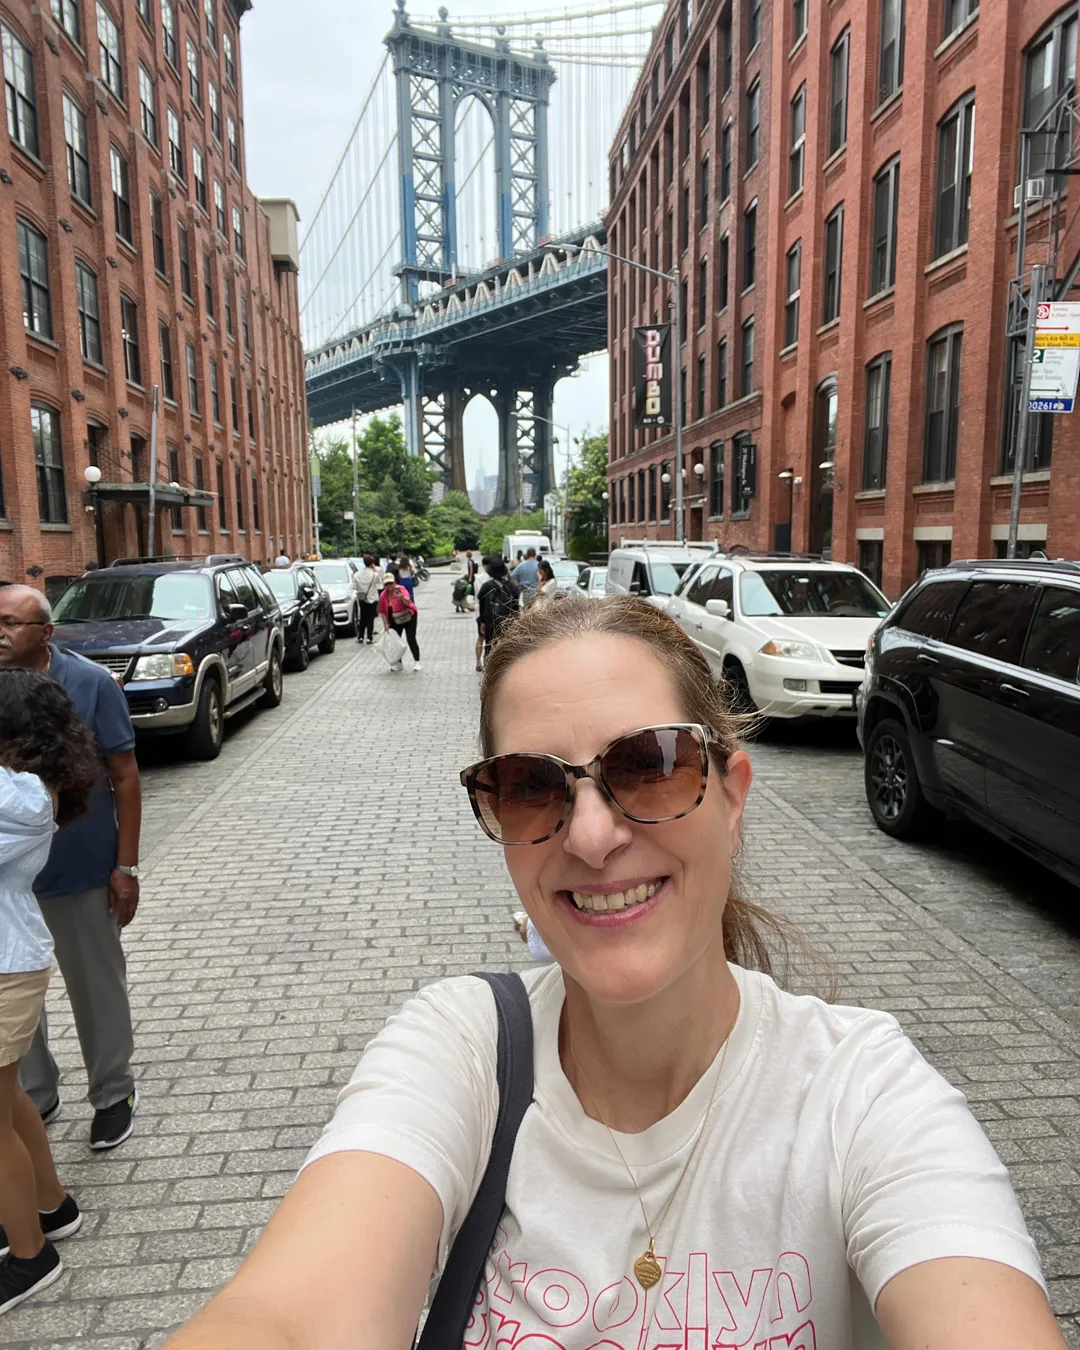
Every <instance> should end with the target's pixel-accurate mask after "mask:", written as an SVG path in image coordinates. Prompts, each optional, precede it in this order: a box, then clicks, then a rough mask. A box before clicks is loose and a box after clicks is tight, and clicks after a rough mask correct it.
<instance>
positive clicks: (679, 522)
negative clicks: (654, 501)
mask: <svg viewBox="0 0 1080 1350" xmlns="http://www.w3.org/2000/svg"><path fill="white" fill-rule="evenodd" d="M552 247H553V248H554V249H556V250H558V251H561V252H563V253H566V254H568V255H570V256H573V254H575V253H582V252H584V247H583V245H581V244H555V245H552ZM589 252H590V253H595V254H597V255H598V256H599V257H601V258H609V259H610V260H611V261H612V262H617V263H623V264H624V266H626V267H636V268H637V270H638V271H639V272H647V273H648V274H649V276H651V277H659V278H660V280H661V281H666V282H667V283H668V285H669V286H670V287H671V289H672V292H673V302H674V303H673V308H674V310H675V364H676V365H677V366H678V379H675V372H674V371H673V372H672V379H673V381H674V385H675V388H674V402H675V461H676V463H677V464H679V465H680V466H681V465H682V443H683V405H682V383H683V382H682V347H683V312H682V273H681V271H680V270H679V268H678V267H673V268H672V269H671V271H670V272H661V271H660V270H659V269H658V268H656V267H647V266H646V265H645V263H640V262H635V261H634V259H633V258H624V257H623V256H622V254H621V253H612V252H611V251H610V250H609V249H606V248H597V249H590V250H589ZM685 477H686V470H685V469H684V470H683V472H682V473H681V474H679V476H678V477H677V478H676V479H675V538H676V539H677V541H678V542H679V543H680V544H681V543H682V542H683V539H684V538H685V536H686V530H685V526H684V521H683V479H684V478H685ZM669 481H670V480H669Z"/></svg>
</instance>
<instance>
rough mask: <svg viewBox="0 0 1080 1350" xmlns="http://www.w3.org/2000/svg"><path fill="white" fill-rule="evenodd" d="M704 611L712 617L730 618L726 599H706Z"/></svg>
mask: <svg viewBox="0 0 1080 1350" xmlns="http://www.w3.org/2000/svg"><path fill="white" fill-rule="evenodd" d="M705 613H706V614H711V615H712V616H713V618H714V619H730V618H731V606H730V605H729V604H728V602H727V601H726V600H706V601H705Z"/></svg>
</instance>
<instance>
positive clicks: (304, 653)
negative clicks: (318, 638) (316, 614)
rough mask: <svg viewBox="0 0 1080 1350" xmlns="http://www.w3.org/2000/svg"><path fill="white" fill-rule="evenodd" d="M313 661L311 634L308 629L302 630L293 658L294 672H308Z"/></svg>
mask: <svg viewBox="0 0 1080 1350" xmlns="http://www.w3.org/2000/svg"><path fill="white" fill-rule="evenodd" d="M310 660H311V633H310V631H309V630H308V629H307V628H301V629H300V636H299V637H298V638H297V639H296V655H295V656H294V657H293V669H294V670H307V668H308V663H309V662H310Z"/></svg>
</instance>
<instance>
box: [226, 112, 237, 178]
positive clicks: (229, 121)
mask: <svg viewBox="0 0 1080 1350" xmlns="http://www.w3.org/2000/svg"><path fill="white" fill-rule="evenodd" d="M225 134H226V136H227V137H228V141H229V163H230V164H231V165H232V166H233V168H234V169H235V170H236V172H237V173H239V172H240V142H239V140H238V139H237V135H236V118H235V117H233V115H232V114H231V113H230V114H229V116H228V117H227V118H226V119H225Z"/></svg>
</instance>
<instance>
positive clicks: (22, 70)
mask: <svg viewBox="0 0 1080 1350" xmlns="http://www.w3.org/2000/svg"><path fill="white" fill-rule="evenodd" d="M0 43H2V45H3V49H4V96H5V98H6V100H7V124H8V135H9V136H10V137H11V139H12V140H13V141H14V142H15V144H16V145H21V146H22V148H23V149H24V150H29V152H30V153H31V154H32V155H36V154H37V153H38V125H37V95H36V93H35V90H34V58H33V54H32V53H31V51H30V48H29V47H27V46H26V45H25V44H24V43H22V42H20V41H19V39H18V38H17V37H16V36H15V34H14V33H13V32H12V31H11V29H10V28H9V27H8V26H7V24H6V23H0Z"/></svg>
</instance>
